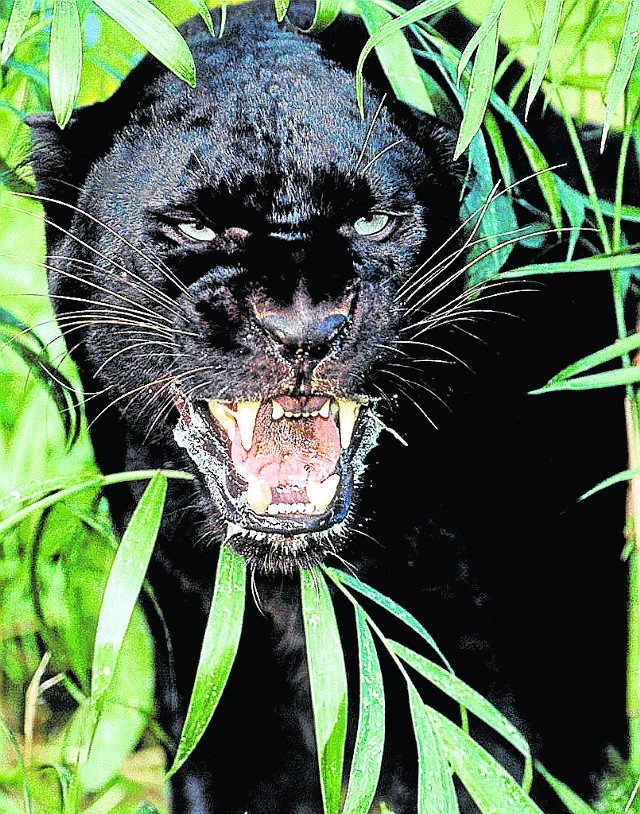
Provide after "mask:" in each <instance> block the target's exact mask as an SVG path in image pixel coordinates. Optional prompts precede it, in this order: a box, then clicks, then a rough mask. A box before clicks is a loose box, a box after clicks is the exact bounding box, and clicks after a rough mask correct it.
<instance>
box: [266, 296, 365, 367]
mask: <svg viewBox="0 0 640 814" xmlns="http://www.w3.org/2000/svg"><path fill="white" fill-rule="evenodd" d="M352 304H353V294H344V295H343V296H342V297H340V299H338V300H333V299H331V300H323V301H321V302H317V303H316V302H313V300H312V299H311V297H310V296H309V293H308V291H307V289H306V287H305V286H303V285H301V286H299V287H298V288H297V290H296V292H295V293H294V295H293V299H292V301H291V303H289V304H286V305H282V304H278V303H276V302H274V301H273V300H271V299H268V298H265V299H259V300H254V302H253V310H254V313H255V315H256V317H257V319H258V322H259V323H260V325H261V327H262V329H263V330H264V331H265V332H266V333H267V334H268V335H269V336H270V337H271V338H272V339H274V340H276V342H277V343H278V344H280V345H283V346H284V348H285V349H287V350H293V351H295V350H297V349H298V348H304V349H305V350H307V351H308V352H310V353H312V354H314V355H318V354H321V353H324V352H326V349H327V348H328V346H329V345H331V343H332V342H333V341H334V340H335V339H337V337H338V336H339V335H340V333H341V332H342V331H343V330H344V328H345V326H346V325H347V323H348V320H349V313H350V311H351V307H352Z"/></svg>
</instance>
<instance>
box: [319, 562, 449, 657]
mask: <svg viewBox="0 0 640 814" xmlns="http://www.w3.org/2000/svg"><path fill="white" fill-rule="evenodd" d="M323 570H324V571H325V573H326V574H327V575H328V576H329V577H330V578H331V579H332V580H334V582H336V583H342V584H343V585H346V586H347V587H349V588H353V590H354V591H357V592H358V593H359V594H362V595H363V596H366V597H367V599H370V600H371V601H372V602H375V603H376V604H377V605H380V607H381V608H384V610H386V611H388V612H389V613H391V614H393V616H395V617H396V618H397V619H399V620H400V621H401V622H404V623H405V625H408V626H409V627H410V628H411V630H413V631H414V632H415V633H417V634H418V636H420V637H421V638H422V639H424V640H425V641H426V642H427V644H428V645H429V646H430V647H431V648H432V649H433V650H434V651H435V652H436V653H437V654H438V656H439V657H440V658H441V659H442V663H443V664H444V665H445V667H446V668H447V670H450V671H451V672H453V669H452V667H451V665H450V664H449V661H448V660H447V658H446V657H445V655H444V653H443V652H442V651H441V650H440V648H439V647H438V645H437V644H436V642H435V640H434V638H433V636H431V634H430V633H428V632H427V630H426V629H425V627H424V626H423V625H422V624H421V623H420V622H419V621H418V620H417V619H416V617H415V616H413V614H411V613H409V611H407V610H405V609H404V608H403V607H402V606H401V605H398V603H397V602H394V601H393V599H389V597H388V596H385V595H384V594H381V593H380V592H379V591H376V589H375V588H371V587H370V586H369V585H366V584H365V583H364V582H361V581H360V580H359V579H358V578H357V577H354V576H353V575H352V574H346V573H345V572H344V571H339V570H338V569H337V568H326V567H324V568H323Z"/></svg>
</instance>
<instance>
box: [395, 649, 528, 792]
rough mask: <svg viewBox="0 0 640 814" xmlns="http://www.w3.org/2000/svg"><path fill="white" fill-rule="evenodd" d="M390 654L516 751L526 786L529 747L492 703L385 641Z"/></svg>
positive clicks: (410, 651)
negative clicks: (522, 759) (523, 766)
mask: <svg viewBox="0 0 640 814" xmlns="http://www.w3.org/2000/svg"><path fill="white" fill-rule="evenodd" d="M389 644H390V646H391V648H392V649H393V652H394V653H396V654H397V655H398V656H400V658H401V659H402V660H403V661H405V662H406V663H407V664H409V665H410V666H411V667H413V669H414V670H417V671H418V672H419V673H420V675H422V676H424V677H425V678H426V679H427V680H428V681H430V682H431V683H432V684H433V685H434V686H436V687H438V689H440V690H442V692H444V693H446V695H448V696H449V698H452V699H453V700H454V701H457V702H458V703H459V704H461V705H462V706H463V707H465V708H466V709H468V710H469V712H472V713H473V714H474V715H476V716H477V717H478V718H479V719H480V720H481V721H484V722H485V723H486V724H488V726H490V727H491V728H492V729H494V730H495V731H496V732H498V733H499V734H500V735H502V737H503V738H504V739H505V740H506V741H507V742H508V743H510V744H511V745H512V746H513V747H514V748H515V749H517V750H518V752H520V754H521V755H522V756H523V757H524V759H525V761H526V771H525V780H524V784H525V786H527V787H528V785H530V781H531V775H532V768H533V767H532V762H531V750H530V748H529V744H528V743H527V741H526V740H525V738H524V737H523V735H522V734H521V733H520V732H519V731H518V730H517V729H516V727H515V726H514V725H513V724H512V723H510V722H509V721H508V720H507V719H506V718H505V716H504V715H503V714H502V713H501V712H499V711H498V710H497V709H496V708H495V707H494V706H493V704H491V703H490V702H489V701H487V700H486V698H483V697H482V696H481V695H480V693H478V692H476V691H475V690H474V689H472V688H471V687H470V686H469V685H468V684H465V682H464V681H461V680H460V679H459V678H458V677H457V676H455V675H453V674H452V673H449V672H447V671H446V670H443V669H442V667H440V666H439V665H437V664H434V663H433V662H432V661H430V660H429V659H426V658H425V657H424V656H421V655H420V654H418V653H415V652H414V651H413V650H410V649H409V648H408V647H405V646H404V645H402V644H400V643H399V642H395V641H390V642H389Z"/></svg>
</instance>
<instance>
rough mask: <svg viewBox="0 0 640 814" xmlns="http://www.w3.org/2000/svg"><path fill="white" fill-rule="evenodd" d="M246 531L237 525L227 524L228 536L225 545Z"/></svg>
mask: <svg viewBox="0 0 640 814" xmlns="http://www.w3.org/2000/svg"><path fill="white" fill-rule="evenodd" d="M243 531H244V529H243V528H242V526H238V525H237V523H227V534H226V536H225V538H224V541H225V543H226V542H228V541H229V540H230V539H231V538H232V537H237V536H238V534H242V533H243Z"/></svg>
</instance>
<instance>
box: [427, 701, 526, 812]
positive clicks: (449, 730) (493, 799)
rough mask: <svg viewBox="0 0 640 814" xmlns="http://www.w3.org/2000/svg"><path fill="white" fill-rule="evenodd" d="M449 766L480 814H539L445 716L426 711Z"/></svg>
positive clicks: (508, 777) (500, 769)
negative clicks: (497, 812) (449, 763)
mask: <svg viewBox="0 0 640 814" xmlns="http://www.w3.org/2000/svg"><path fill="white" fill-rule="evenodd" d="M429 712H430V715H431V718H432V720H433V725H434V728H435V730H436V732H437V733H438V735H439V736H440V738H441V739H442V743H443V745H444V748H445V751H446V755H447V758H448V759H449V761H450V762H451V767H452V768H453V770H454V771H455V773H456V774H457V775H458V777H459V778H460V780H461V781H462V783H463V784H464V786H465V788H466V789H467V791H468V792H469V794H470V795H471V797H472V798H473V800H474V802H475V803H476V805H477V806H478V808H479V809H480V811H481V812H482V814H495V812H496V811H499V812H500V814H542V812H541V811H540V809H539V808H538V806H537V805H536V804H535V803H534V802H533V800H531V798H530V797H529V796H528V795H527V794H526V793H525V792H524V791H523V789H521V788H520V786H519V785H518V783H517V782H516V781H515V780H514V779H513V777H511V775H510V774H509V773H508V772H507V771H506V769H504V768H503V767H502V766H501V765H500V764H499V763H498V761H497V760H495V758H493V757H492V756H491V755H490V754H489V753H488V752H487V751H485V750H484V749H483V748H482V747H481V746H480V745H479V744H477V743H476V742H475V741H474V740H473V738H471V737H470V736H469V735H467V733H466V732H464V731H463V730H462V729H460V727H459V726H456V725H455V724H454V723H452V722H451V721H450V720H449V719H448V718H445V717H444V715H441V714H440V713H439V712H437V711H436V710H434V709H430V710H429Z"/></svg>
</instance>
